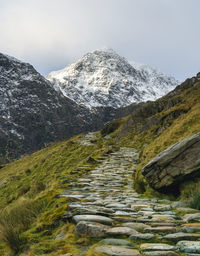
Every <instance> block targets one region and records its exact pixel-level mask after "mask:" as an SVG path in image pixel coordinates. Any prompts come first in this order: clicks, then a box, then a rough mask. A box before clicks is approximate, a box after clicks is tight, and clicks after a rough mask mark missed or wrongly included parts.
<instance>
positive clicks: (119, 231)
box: [106, 227, 137, 236]
mask: <svg viewBox="0 0 200 256" xmlns="http://www.w3.org/2000/svg"><path fill="white" fill-rule="evenodd" d="M134 233H137V231H136V230H135V229H132V228H129V227H114V228H109V229H108V230H107V231H106V234H107V235H109V236H130V235H132V234H134Z"/></svg>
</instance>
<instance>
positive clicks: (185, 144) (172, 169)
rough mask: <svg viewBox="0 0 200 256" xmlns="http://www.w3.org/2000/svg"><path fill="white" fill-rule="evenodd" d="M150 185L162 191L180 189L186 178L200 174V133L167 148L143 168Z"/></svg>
mask: <svg viewBox="0 0 200 256" xmlns="http://www.w3.org/2000/svg"><path fill="white" fill-rule="evenodd" d="M142 174H143V175H144V177H145V179H146V180H147V182H148V183H149V185H150V186H151V187H152V188H154V189H156V190H158V191H161V192H166V193H167V192H169V191H170V190H169V188H171V189H174V190H178V187H179V186H178V185H179V184H180V183H182V182H184V181H185V180H190V179H193V178H194V177H199V176H200V133H197V134H195V135H193V136H191V137H189V138H187V139H185V140H182V141H180V142H178V143H176V144H174V145H173V146H171V147H169V148H167V149H166V150H164V151H163V152H161V153H160V154H159V155H157V156H156V157H155V158H153V159H152V160H151V161H150V162H149V163H148V164H147V165H146V166H145V167H144V168H143V170H142Z"/></svg>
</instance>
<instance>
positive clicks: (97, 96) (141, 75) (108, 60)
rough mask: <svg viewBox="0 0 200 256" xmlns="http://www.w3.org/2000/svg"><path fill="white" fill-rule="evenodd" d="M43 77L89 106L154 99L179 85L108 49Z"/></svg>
mask: <svg viewBox="0 0 200 256" xmlns="http://www.w3.org/2000/svg"><path fill="white" fill-rule="evenodd" d="M46 78H47V79H48V80H49V81H50V82H51V83H52V84H53V86H54V88H55V89H56V90H59V91H61V92H62V93H63V95H65V96H66V97H69V98H70V99H72V100H74V101H75V102H78V103H79V104H83V105H85V106H87V107H90V108H91V107H96V106H110V107H113V108H119V107H124V106H127V105H129V104H131V103H139V102H142V101H147V100H155V99H157V98H159V97H161V96H163V95H164V94H166V93H168V92H169V91H170V90H172V89H174V88H175V86H176V85H178V81H176V80H175V79H174V78H172V77H170V76H167V75H164V74H163V73H161V72H159V71H157V70H155V69H152V68H150V67H148V66H147V65H143V64H136V63H134V64H133V65H131V62H128V61H127V60H126V59H125V58H124V57H121V56H120V55H118V54H117V53H116V52H114V51H113V50H111V49H109V50H106V51H105V50H95V51H93V52H89V53H87V54H85V55H84V56H83V57H82V58H81V59H79V60H78V61H77V62H75V63H73V64H71V65H69V66H67V67H65V68H64V69H62V70H59V71H53V72H51V73H50V74H49V75H48V76H47V77H46Z"/></svg>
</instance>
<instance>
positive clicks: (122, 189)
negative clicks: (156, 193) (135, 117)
mask: <svg viewBox="0 0 200 256" xmlns="http://www.w3.org/2000/svg"><path fill="white" fill-rule="evenodd" d="M93 136H95V135H94V134H92V133H90V134H88V135H86V136H84V137H83V138H82V140H81V141H80V144H82V145H88V146H89V145H91V141H92V138H93ZM137 160H138V152H137V151H136V150H135V149H133V148H120V150H119V151H118V152H116V153H112V154H110V155H109V156H108V157H105V159H101V160H99V164H98V167H96V168H95V169H94V170H93V171H91V172H90V173H89V174H88V175H87V176H85V177H83V178H80V179H79V180H78V181H77V182H76V183H72V184H71V187H70V188H69V189H68V190H66V191H64V192H63V194H62V195H61V196H65V197H68V198H69V200H71V203H70V204H69V206H68V211H67V212H66V214H65V218H66V219H67V220H68V221H72V222H74V223H76V227H75V230H74V232H75V233H76V234H77V235H78V236H80V237H89V238H98V239H99V242H98V243H97V244H96V246H95V247H94V251H97V252H100V253H104V254H105V255H113V256H115V255H116V256H117V255H118V256H134V255H151V256H161V255H166V256H176V255H188V256H189V255H200V211H197V210H194V209H190V208H188V207H186V206H185V205H184V204H183V203H181V202H172V201H166V200H159V199H149V198H141V196H140V195H139V194H137V193H136V192H135V191H134V190H133V177H132V174H133V172H134V169H135V167H136V162H137ZM183 213H184V214H183ZM87 249H88V248H87ZM80 255H81V252H80Z"/></svg>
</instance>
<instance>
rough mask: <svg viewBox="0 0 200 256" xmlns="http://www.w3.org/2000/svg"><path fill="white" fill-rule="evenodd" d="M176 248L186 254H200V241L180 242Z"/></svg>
mask: <svg viewBox="0 0 200 256" xmlns="http://www.w3.org/2000/svg"><path fill="white" fill-rule="evenodd" d="M176 246H177V247H178V248H179V250H180V251H181V252H184V253H200V241H196V242H194V241H179V242H178V243H177V245H176Z"/></svg>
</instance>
